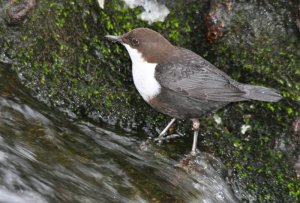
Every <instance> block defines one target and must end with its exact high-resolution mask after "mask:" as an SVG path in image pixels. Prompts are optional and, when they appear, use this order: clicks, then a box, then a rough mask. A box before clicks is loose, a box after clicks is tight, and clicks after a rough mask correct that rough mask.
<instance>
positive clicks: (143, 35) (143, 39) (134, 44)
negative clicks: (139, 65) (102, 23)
mask: <svg viewBox="0 0 300 203" xmlns="http://www.w3.org/2000/svg"><path fill="white" fill-rule="evenodd" d="M106 37H107V38H108V39H110V40H112V41H116V42H120V43H121V44H123V45H124V46H125V47H126V48H127V50H128V48H132V49H134V50H137V51H138V52H139V53H140V54H142V57H143V58H144V60H146V61H147V62H149V63H161V62H162V61H163V60H166V59H167V58H168V57H167V56H168V55H170V54H171V53H172V51H173V50H174V46H173V45H172V44H171V43H170V42H169V41H168V40H166V39H165V38H164V37H163V36H162V35H161V34H159V33H158V32H155V31H154V30H151V29H149V28H136V29H134V30H132V31H130V32H128V33H126V34H124V35H122V36H111V35H107V36H106ZM131 57H132V56H131Z"/></svg>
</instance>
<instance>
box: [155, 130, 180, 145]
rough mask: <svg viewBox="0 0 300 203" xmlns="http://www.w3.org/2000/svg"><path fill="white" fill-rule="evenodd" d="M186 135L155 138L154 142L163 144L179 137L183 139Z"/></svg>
mask: <svg viewBox="0 0 300 203" xmlns="http://www.w3.org/2000/svg"><path fill="white" fill-rule="evenodd" d="M183 136H184V135H182V134H179V133H178V134H172V135H168V136H165V137H158V138H155V139H154V141H156V142H158V143H159V144H161V143H162V142H163V141H164V140H170V139H174V138H177V137H183Z"/></svg>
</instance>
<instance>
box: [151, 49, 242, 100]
mask: <svg viewBox="0 0 300 203" xmlns="http://www.w3.org/2000/svg"><path fill="white" fill-rule="evenodd" d="M179 51H180V55H181V56H182V57H181V58H184V60H181V61H176V60H174V62H168V63H164V64H158V65H157V67H156V75H155V77H156V79H157V80H158V82H159V83H160V84H161V85H162V86H163V87H164V88H167V89H169V90H173V91H176V92H178V93H179V94H182V95H185V96H188V97H191V98H194V99H199V100H202V101H209V100H211V101H228V102H231V101H243V100H247V99H246V98H244V97H243V95H245V92H244V91H242V90H241V89H239V87H238V86H239V83H238V82H236V81H235V80H233V79H231V78H230V77H229V76H228V75H226V74H225V73H224V72H222V71H221V70H219V69H217V68H216V67H215V66H213V65H212V64H210V63H209V62H208V61H206V60H205V59H203V58H202V57H200V56H198V55H197V54H195V53H193V52H191V51H189V50H186V49H182V48H180V50H179Z"/></svg>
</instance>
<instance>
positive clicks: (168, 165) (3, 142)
mask: <svg viewBox="0 0 300 203" xmlns="http://www.w3.org/2000/svg"><path fill="white" fill-rule="evenodd" d="M145 140H146V138H145V136H139V135H138V134H135V133H126V132H123V131H121V130H114V129H109V130H108V128H106V129H104V128H103V126H101V125H100V124H97V123H92V122H89V121H84V120H74V119H71V118H68V117H67V116H64V115H63V114H61V113H60V112H55V111H54V110H53V109H51V108H49V107H47V106H45V105H44V104H41V103H40V102H38V101H37V100H36V99H35V98H32V97H31V96H30V94H29V93H28V90H27V89H26V88H24V87H23V86H22V85H21V84H20V83H19V82H18V78H17V77H16V76H15V75H14V73H12V72H11V71H10V67H9V66H4V65H1V64H0V202H5V203H16V202H20V203H26V202H28V203H33V202H37V203H39V202H205V203H208V202H237V201H238V200H237V198H235V197H234V195H233V192H232V191H231V189H230V188H229V186H228V185H227V184H226V181H225V180H224V177H223V175H222V174H223V172H222V171H223V166H222V163H221V162H220V161H219V160H217V159H216V158H214V157H212V156H211V155H208V154H204V153H203V154H201V156H200V155H199V156H198V157H196V158H191V163H193V164H192V166H193V167H186V168H185V167H183V165H184V164H182V163H183V162H184V161H182V160H181V161H180V159H184V158H185V155H184V154H182V155H180V154H179V158H169V157H167V156H163V155H161V154H160V153H158V152H157V151H158V149H160V146H157V145H155V144H150V145H149V147H145V145H144V147H141V146H143V145H142V144H143V142H144V141H145ZM189 144H190V143H189ZM180 163H181V164H180Z"/></svg>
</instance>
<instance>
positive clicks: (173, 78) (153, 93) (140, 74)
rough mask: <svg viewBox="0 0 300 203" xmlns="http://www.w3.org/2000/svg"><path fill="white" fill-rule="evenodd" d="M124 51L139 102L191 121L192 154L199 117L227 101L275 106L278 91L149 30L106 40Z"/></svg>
mask: <svg viewBox="0 0 300 203" xmlns="http://www.w3.org/2000/svg"><path fill="white" fill-rule="evenodd" d="M106 37H107V38H108V39H110V40H112V41H115V42H119V43H121V44H122V45H124V46H125V48H126V49H127V51H128V53H129V55H130V58H131V61H132V75H133V81H134V84H135V87H136V88H137V90H138V92H139V93H140V95H141V96H142V97H143V99H144V100H145V101H146V102H147V103H148V104H149V105H150V106H151V107H153V108H154V109H156V110H157V111H159V112H161V113H163V114H167V115H169V116H171V117H173V119H172V120H171V122H170V123H169V124H168V126H167V127H166V128H165V129H164V130H163V131H162V133H161V134H160V135H159V137H158V140H159V141H162V140H163V139H164V137H163V136H164V134H165V132H166V131H167V130H168V128H169V127H170V126H171V125H172V123H173V122H174V121H175V119H176V118H178V119H191V120H192V122H193V130H194V140H193V147H192V154H196V146H197V139H198V132H199V127H200V122H199V117H200V116H202V115H203V114H206V113H209V112H214V111H216V110H218V109H220V108H222V107H223V106H225V105H226V104H228V103H230V102H237V101H246V100H259V101H267V102H277V101H279V100H280V99H281V96H280V94H279V93H278V91H277V90H275V89H271V88H266V87H261V86H255V85H247V84H242V83H239V82H237V81H235V80H233V79H231V78H230V77H229V76H228V75H227V74H226V73H224V72H223V71H221V70H219V69H218V68H216V67H215V66H214V65H212V64H211V63H209V62H208V61H206V60H205V59H204V58H202V57H201V56H199V55H197V54H195V53H194V52H192V51H190V50H187V49H184V48H181V47H176V46H173V45H172V44H171V43H170V42H169V41H168V40H166V39H165V38H164V37H163V36H162V35H161V34H159V33H158V32H155V31H153V30H151V29H148V28H136V29H134V30H132V31H131V32H128V33H126V34H124V35H122V36H112V35H107V36H106Z"/></svg>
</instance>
